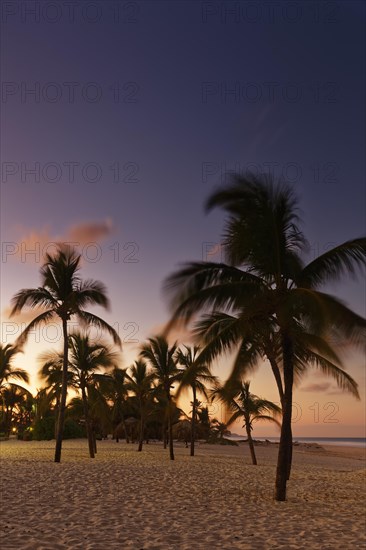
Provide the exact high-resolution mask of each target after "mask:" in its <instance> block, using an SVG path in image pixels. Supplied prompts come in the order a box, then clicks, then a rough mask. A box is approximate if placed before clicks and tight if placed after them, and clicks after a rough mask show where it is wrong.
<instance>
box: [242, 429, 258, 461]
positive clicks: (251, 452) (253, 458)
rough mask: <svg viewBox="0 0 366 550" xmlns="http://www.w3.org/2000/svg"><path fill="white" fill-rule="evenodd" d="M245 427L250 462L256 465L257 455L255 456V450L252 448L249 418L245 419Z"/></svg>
mask: <svg viewBox="0 0 366 550" xmlns="http://www.w3.org/2000/svg"><path fill="white" fill-rule="evenodd" d="M245 429H246V432H247V436H248V443H249V449H250V455H251V457H252V463H253V464H254V466H257V457H256V456H255V450H254V443H253V439H252V432H251V429H250V424H249V419H248V420H247V419H245Z"/></svg>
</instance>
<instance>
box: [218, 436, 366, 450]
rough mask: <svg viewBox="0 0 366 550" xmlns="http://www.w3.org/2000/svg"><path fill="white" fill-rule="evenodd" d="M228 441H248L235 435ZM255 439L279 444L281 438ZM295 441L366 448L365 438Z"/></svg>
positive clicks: (298, 439)
mask: <svg viewBox="0 0 366 550" xmlns="http://www.w3.org/2000/svg"><path fill="white" fill-rule="evenodd" d="M227 439H231V440H232V441H243V440H244V439H246V437H245V436H242V435H237V434H233V435H231V436H229V437H227ZM254 439H256V440H258V441H265V440H268V441H272V442H278V441H279V440H280V438H279V437H270V436H269V437H255V436H254ZM294 441H298V442H299V443H319V445H338V446H342V447H362V448H363V447H366V438H365V437H295V436H294Z"/></svg>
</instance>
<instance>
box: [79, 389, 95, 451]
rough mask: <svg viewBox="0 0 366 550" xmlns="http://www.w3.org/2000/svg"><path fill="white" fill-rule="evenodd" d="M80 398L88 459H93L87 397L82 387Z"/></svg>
mask: <svg viewBox="0 0 366 550" xmlns="http://www.w3.org/2000/svg"><path fill="white" fill-rule="evenodd" d="M81 396H82V400H83V408H84V418H85V428H86V436H87V438H88V445H89V456H90V458H94V442H93V434H92V431H91V426H90V421H89V413H88V399H87V396H86V391H85V387H84V386H82V388H81Z"/></svg>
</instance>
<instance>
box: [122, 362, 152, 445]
mask: <svg viewBox="0 0 366 550" xmlns="http://www.w3.org/2000/svg"><path fill="white" fill-rule="evenodd" d="M154 378H155V374H154V373H153V372H149V371H148V370H147V365H146V363H144V362H143V361H141V360H140V361H135V363H134V364H133V365H132V367H131V369H130V374H129V375H128V379H129V381H130V383H129V385H128V389H129V390H131V391H132V392H133V394H134V396H135V397H136V399H137V402H138V408H139V415H140V428H139V446H138V451H142V444H143V440H144V432H145V426H146V419H147V415H148V410H149V404H150V408H151V405H152V382H153V380H154Z"/></svg>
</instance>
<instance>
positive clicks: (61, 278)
mask: <svg viewBox="0 0 366 550" xmlns="http://www.w3.org/2000/svg"><path fill="white" fill-rule="evenodd" d="M80 260H81V257H80V255H79V254H77V253H76V251H75V250H73V249H72V248H70V247H66V246H59V247H58V249H57V252H56V253H55V255H51V254H46V261H45V264H44V265H43V266H42V268H41V270H40V272H41V278H42V284H41V286H40V287H38V288H26V289H22V290H20V291H19V292H18V293H17V294H16V295H15V296H14V297H13V299H12V304H13V309H12V312H11V315H13V314H15V313H17V312H20V311H22V310H23V308H24V307H26V306H28V307H30V308H37V307H43V308H46V311H44V312H42V313H41V314H40V315H38V316H37V317H36V318H35V319H33V321H31V322H30V323H29V324H28V326H27V327H26V328H25V330H24V331H23V332H22V334H21V335H20V337H19V339H18V340H19V343H23V342H25V341H26V339H27V337H28V335H29V333H30V331H31V330H33V329H35V328H37V327H39V326H40V325H41V324H42V323H47V322H48V321H50V320H51V319H54V318H59V319H60V320H61V323H62V333H63V366H62V391H61V399H60V410H59V415H58V422H57V438H56V447H55V462H60V461H61V449H62V438H63V428H64V421H65V408H66V397H67V372H68V321H69V320H70V319H71V317H72V316H75V317H76V318H77V320H78V322H79V323H80V324H81V325H82V326H90V325H93V326H95V327H97V328H99V329H101V330H104V331H106V332H107V333H108V334H110V335H111V336H112V338H113V341H114V343H116V344H119V345H121V341H120V338H119V336H118V334H117V332H116V331H115V330H114V329H113V327H111V326H110V325H109V324H108V323H106V322H105V321H104V320H103V319H101V318H100V317H98V316H96V315H94V314H93V313H90V312H88V311H86V310H85V309H84V308H85V306H88V305H99V306H102V307H104V308H108V305H109V302H108V298H107V294H106V289H105V287H104V285H103V284H102V283H100V282H98V281H93V280H89V279H88V280H86V281H84V282H83V281H82V280H81V279H80V277H79V269H80Z"/></svg>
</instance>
